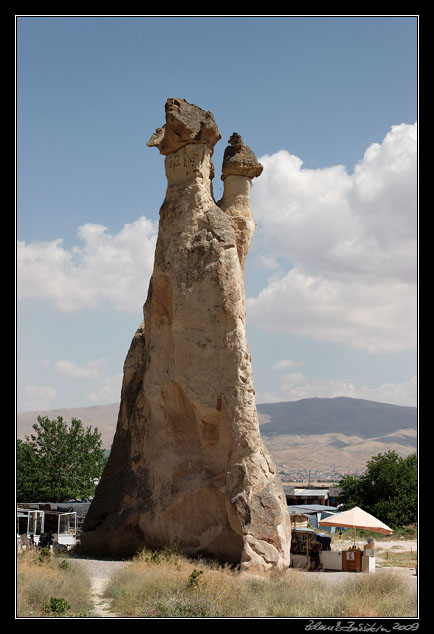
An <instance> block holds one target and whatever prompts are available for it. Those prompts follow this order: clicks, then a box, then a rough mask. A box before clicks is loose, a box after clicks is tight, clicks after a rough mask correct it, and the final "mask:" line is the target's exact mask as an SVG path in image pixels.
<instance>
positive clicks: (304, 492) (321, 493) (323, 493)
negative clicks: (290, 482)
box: [294, 489, 329, 498]
mask: <svg viewBox="0 0 434 634" xmlns="http://www.w3.org/2000/svg"><path fill="white" fill-rule="evenodd" d="M328 493H329V490H328V489H294V495H301V496H306V497H323V498H325V497H327V496H328Z"/></svg>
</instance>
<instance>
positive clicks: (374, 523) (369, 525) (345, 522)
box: [318, 506, 393, 541]
mask: <svg viewBox="0 0 434 634" xmlns="http://www.w3.org/2000/svg"><path fill="white" fill-rule="evenodd" d="M318 525H319V526H341V527H342V528H354V541H355V539H356V528H364V529H365V530H367V531H372V532H373V533H381V534H382V535H391V534H392V533H393V530H392V529H391V528H389V527H388V526H386V524H383V522H380V520H377V518H376V517H374V516H373V515H370V514H369V513H367V512H366V511H364V510H363V509H361V508H359V507H358V506H355V507H354V508H352V509H350V510H349V511H343V512H342V513H335V514H334V515H330V516H329V517H326V518H325V519H323V520H320V521H319V522H318Z"/></svg>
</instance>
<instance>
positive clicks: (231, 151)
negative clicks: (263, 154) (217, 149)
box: [222, 132, 264, 180]
mask: <svg viewBox="0 0 434 634" xmlns="http://www.w3.org/2000/svg"><path fill="white" fill-rule="evenodd" d="M228 143H229V145H228V146H227V148H226V149H225V152H224V154H223V165H222V180H224V179H225V178H226V176H230V175H231V174H234V175H238V176H248V177H249V178H255V176H260V175H261V174H262V170H263V169H264V167H263V166H262V165H261V163H258V161H257V160H256V156H255V154H254V153H253V152H252V150H251V149H250V148H249V146H248V145H244V143H243V139H242V138H241V136H240V135H239V134H238V133H237V132H234V133H233V134H232V136H231V138H230V139H229V141H228Z"/></svg>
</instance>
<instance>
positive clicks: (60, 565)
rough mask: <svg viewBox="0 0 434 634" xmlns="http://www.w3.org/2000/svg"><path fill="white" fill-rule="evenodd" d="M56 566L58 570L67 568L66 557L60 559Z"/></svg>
mask: <svg viewBox="0 0 434 634" xmlns="http://www.w3.org/2000/svg"><path fill="white" fill-rule="evenodd" d="M57 567H58V568H60V570H68V569H69V564H68V562H67V561H66V559H62V561H61V562H59V563H58V564H57Z"/></svg>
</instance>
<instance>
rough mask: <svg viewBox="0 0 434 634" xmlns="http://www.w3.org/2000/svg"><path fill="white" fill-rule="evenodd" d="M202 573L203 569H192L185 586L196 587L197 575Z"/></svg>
mask: <svg viewBox="0 0 434 634" xmlns="http://www.w3.org/2000/svg"><path fill="white" fill-rule="evenodd" d="M200 575H203V570H196V568H195V569H194V570H193V572H192V573H191V575H190V576H189V578H188V581H187V588H197V587H198V586H199V577H200Z"/></svg>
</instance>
